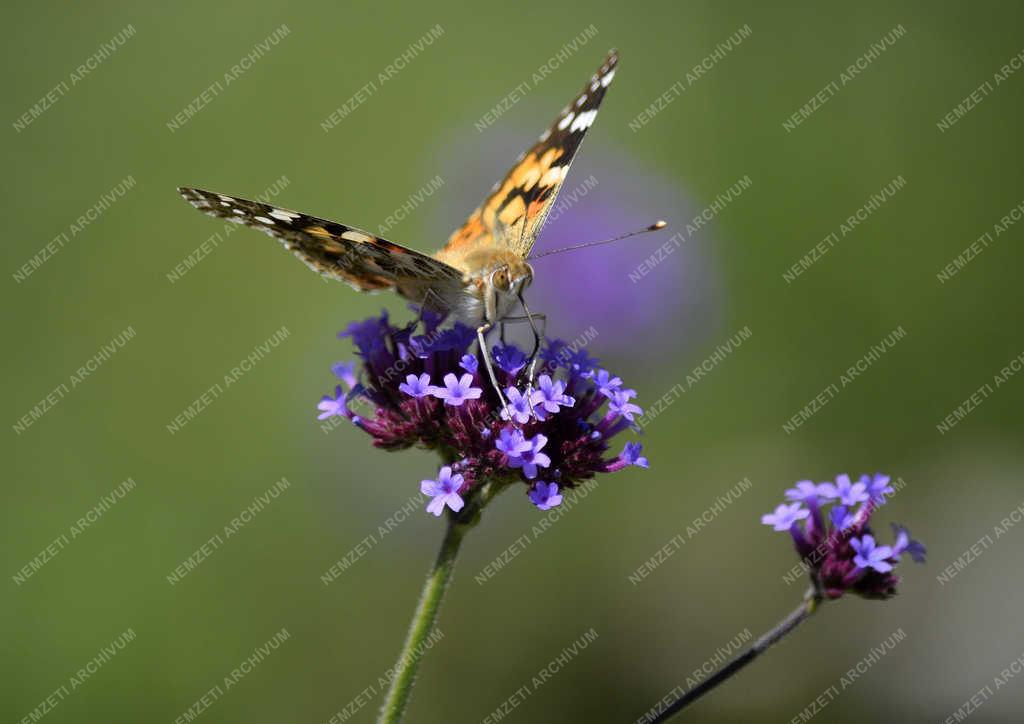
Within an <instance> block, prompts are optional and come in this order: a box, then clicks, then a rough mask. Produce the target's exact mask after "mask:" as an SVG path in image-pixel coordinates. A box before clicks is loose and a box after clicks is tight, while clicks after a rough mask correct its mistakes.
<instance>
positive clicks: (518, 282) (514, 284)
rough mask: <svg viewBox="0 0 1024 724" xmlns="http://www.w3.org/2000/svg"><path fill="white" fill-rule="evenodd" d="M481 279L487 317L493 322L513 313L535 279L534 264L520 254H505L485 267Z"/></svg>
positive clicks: (485, 315)
mask: <svg viewBox="0 0 1024 724" xmlns="http://www.w3.org/2000/svg"><path fill="white" fill-rule="evenodd" d="M479 279H480V282H481V284H480V291H481V292H482V293H483V302H484V309H483V311H484V317H485V319H486V320H487V321H489V322H498V321H500V320H501V319H503V318H504V317H505V316H506V315H507V314H509V312H510V311H511V310H512V308H513V307H514V306H515V305H516V302H517V301H518V300H519V299H520V297H521V296H522V294H523V291H525V289H526V288H527V287H528V286H530V284H531V282H533V267H532V266H530V264H529V262H527V261H526V260H525V259H523V258H522V257H520V256H516V255H514V254H502V255H500V256H499V258H496V259H493V260H492V262H491V263H490V264H488V265H487V266H486V267H485V268H484V269H483V273H482V274H481V275H480V277H479Z"/></svg>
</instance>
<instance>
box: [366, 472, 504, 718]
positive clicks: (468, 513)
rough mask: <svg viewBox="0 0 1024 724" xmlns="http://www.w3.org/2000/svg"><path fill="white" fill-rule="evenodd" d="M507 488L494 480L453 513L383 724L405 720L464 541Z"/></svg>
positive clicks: (397, 668) (402, 656)
mask: <svg viewBox="0 0 1024 724" xmlns="http://www.w3.org/2000/svg"><path fill="white" fill-rule="evenodd" d="M503 487H504V486H502V485H500V484H498V483H495V482H493V481H492V482H488V483H485V484H484V485H483V486H482V488H481V490H480V492H479V494H477V495H476V496H475V497H474V498H472V499H471V500H469V501H467V503H466V506H465V508H463V510H462V511H461V512H460V513H458V514H452V513H450V512H449V515H448V529H447V530H446V531H445V535H444V540H443V541H442V542H441V550H439V551H438V553H437V559H436V560H435V561H434V565H433V566H431V568H430V571H429V572H428V573H427V580H426V583H424V584H423V592H422V593H421V594H420V600H419V603H418V604H416V611H415V612H414V613H413V615H412V622H411V623H410V624H409V633H408V634H406V637H405V643H404V644H403V645H402V650H401V652H400V653H399V655H398V663H396V664H395V667H394V669H393V671H394V672H395V673H394V678H392V680H391V686H390V687H389V688H388V693H387V697H386V698H385V699H384V704H383V706H382V707H381V711H380V717H379V718H378V720H377V721H378V722H379V724H397V723H398V722H400V721H401V720H402V716H403V715H404V714H405V708H406V707H407V706H408V704H409V697H410V695H411V694H412V687H413V686H414V685H415V683H416V672H417V671H418V670H419V664H420V659H421V658H422V657H423V648H424V645H425V643H426V641H427V637H428V636H429V635H430V634H431V632H432V631H433V630H434V625H435V623H436V622H437V612H438V610H439V609H440V607H441V601H442V600H443V599H444V593H445V590H446V589H447V588H448V583H449V581H451V577H452V572H453V571H454V570H455V557H456V555H457V554H458V552H459V546H460V545H461V543H462V538H463V536H464V535H465V534H466V533H467V532H468V531H469V529H470V528H472V527H473V526H474V525H476V523H477V521H478V520H479V519H480V510H481V508H483V507H484V505H486V504H487V503H488V501H490V499H491V498H493V497H494V496H495V495H497V494H498V492H500V491H501V490H502V488H503Z"/></svg>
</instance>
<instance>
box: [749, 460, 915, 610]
mask: <svg viewBox="0 0 1024 724" xmlns="http://www.w3.org/2000/svg"><path fill="white" fill-rule="evenodd" d="M889 480H890V478H889V476H887V475H882V474H881V473H875V474H874V475H862V476H861V477H860V479H859V480H858V481H857V482H852V481H851V480H850V476H849V475H845V474H844V475H840V476H838V477H837V478H836V479H835V482H834V483H832V482H827V483H818V484H815V483H814V482H812V481H810V480H801V481H800V482H798V483H797V484H796V486H795V487H792V488H790V489H789V490H787V491H786V499H787V500H789V501H790V502H789V503H782V504H781V505H779V506H778V507H777V508H776V509H775V511H774V512H773V513H768V514H767V515H763V516H761V522H762V523H764V524H765V525H770V526H772V528H773V529H774V530H777V531H789V534H790V535H791V536H792V537H793V543H794V544H795V546H796V550H797V553H799V554H800V557H801V558H802V559H803V562H804V563H805V564H806V565H807V567H808V569H809V570H810V573H811V576H812V579H813V580H814V582H815V585H816V586H818V587H820V590H821V591H822V593H823V594H824V595H825V596H826V597H828V598H839V597H840V596H842V595H843V594H844V593H847V592H852V593H855V594H857V595H859V596H863V597H865V598H889V597H890V596H893V595H895V594H896V585H897V584H898V583H899V580H900V579H899V576H896V575H895V574H894V573H893V570H894V568H895V566H896V564H897V563H898V562H899V561H900V558H901V557H902V555H903V554H904V553H906V554H907V555H909V556H910V557H911V558H912V559H913V560H915V561H917V562H918V563H923V562H924V559H925V547H924V546H923V545H921V543H919V542H917V541H915V540H913V539H911V537H910V533H909V531H907V529H906V528H903V527H901V526H898V525H895V524H893V532H894V534H895V537H896V540H895V542H894V543H893V545H879V544H878V542H877V541H876V539H875V535H874V532H873V531H872V530H871V526H870V522H871V515H872V513H874V512H875V511H876V510H877V509H878V507H879V506H881V505H883V504H884V503H885V500H886V497H887V496H889V495H892V494H893V493H894V492H895V491H894V489H893V488H892V486H891V485H890V484H889ZM825 505H831V506H832V507H831V509H830V510H829V511H828V515H827V516H826V515H825V513H824V506H825ZM858 506H859V507H858Z"/></svg>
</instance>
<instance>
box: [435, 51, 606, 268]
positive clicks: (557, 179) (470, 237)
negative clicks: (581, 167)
mask: <svg viewBox="0 0 1024 724" xmlns="http://www.w3.org/2000/svg"><path fill="white" fill-rule="evenodd" d="M617 64H618V54H617V53H616V52H615V51H614V50H613V51H611V52H610V53H609V54H608V57H607V58H606V59H605V62H604V64H603V65H602V66H601V67H600V68H599V69H598V71H597V72H596V73H595V74H594V75H593V76H592V77H591V79H590V81H588V82H587V85H586V86H584V88H583V91H582V92H580V93H579V94H578V95H577V96H576V97H575V98H574V99H573V101H572V102H571V103H570V104H569V105H568V106H566V107H565V108H563V109H562V112H561V113H559V115H558V117H557V118H556V119H555V120H554V122H553V123H552V124H551V126H550V128H548V130H546V131H545V132H544V133H543V134H542V135H541V137H540V139H539V140H538V141H537V142H536V143H535V144H534V145H533V147H532V148H530V149H529V150H528V151H527V152H526V153H525V154H523V155H522V156H520V158H519V159H518V160H517V162H516V165H515V166H513V167H512V170H510V171H509V172H508V174H507V175H506V176H505V178H504V179H503V180H502V181H500V182H498V184H496V185H495V187H494V190H493V191H492V192H491V194H490V195H489V196H488V197H487V198H486V199H484V202H483V203H482V204H481V205H480V206H479V207H478V208H477V209H476V210H474V211H473V213H472V214H470V216H469V218H468V219H467V220H466V222H465V223H464V224H463V225H462V226H461V227H459V228H458V229H456V230H455V231H454V232H453V233H452V235H451V237H450V238H449V239H448V243H447V244H446V245H445V247H444V248H443V249H442V250H441V251H440V252H438V254H437V256H438V258H439V259H442V260H444V261H447V262H448V263H450V264H452V265H454V266H458V265H459V264H458V262H459V260H460V259H463V258H465V257H466V256H467V255H468V254H470V253H472V252H473V251H474V250H476V249H477V248H479V247H481V246H488V245H489V246H494V247H497V248H503V249H508V250H511V251H513V252H515V253H516V254H517V255H519V256H520V257H522V258H525V257H527V256H528V255H529V253H530V249H532V248H533V244H534V242H536V240H537V236H538V234H539V233H540V230H541V227H542V226H543V225H544V220H545V219H546V218H547V215H548V212H550V211H551V207H552V206H553V205H554V203H555V198H556V197H557V196H558V191H559V189H560V188H561V187H562V183H563V182H564V181H565V177H566V174H567V173H568V172H569V165H570V164H571V163H572V160H573V157H574V156H575V155H576V151H577V150H578V149H579V147H580V144H581V143H582V142H583V138H584V136H585V135H586V133H587V130H588V129H589V128H590V126H591V125H593V123H594V119H595V118H596V117H597V110H598V108H599V107H600V105H601V101H602V100H603V99H604V94H605V92H606V91H607V90H608V86H609V85H610V84H611V81H612V78H613V77H614V75H615V67H616V65H617Z"/></svg>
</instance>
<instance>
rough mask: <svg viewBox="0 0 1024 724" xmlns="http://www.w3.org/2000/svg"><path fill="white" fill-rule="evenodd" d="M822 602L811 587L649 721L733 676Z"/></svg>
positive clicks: (660, 719)
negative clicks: (800, 600)
mask: <svg viewBox="0 0 1024 724" xmlns="http://www.w3.org/2000/svg"><path fill="white" fill-rule="evenodd" d="M821 601H822V596H821V593H820V592H819V591H818V590H817V589H816V588H815V587H813V586H812V587H811V588H810V589H809V590H808V591H807V593H806V595H805V596H804V600H803V603H801V604H800V605H799V606H797V607H796V608H795V609H793V611H792V612H790V614H789V615H788V616H786V617H785V618H784V619H782V620H781V621H779V623H778V624H776V625H775V627H774V628H772V629H771V630H769V631H768V632H766V633H765V634H764V635H762V636H761V638H759V639H758V640H757V641H755V642H754V643H753V644H752V645H751V647H750V648H749V649H747V650H746V651H744V652H743V653H742V654H740V655H739V656H737V657H736V658H734V659H733V660H732V661H730V662H729V663H728V664H726V665H725V666H723V667H722V668H721V669H719V670H718V671H716V672H715V673H714V674H713V675H712V676H710V677H708V678H707V679H705V680H704V681H702V682H700V683H699V684H697V685H696V686H694V687H693V688H692V689H690V690H689V691H687V692H686V693H684V694H683V695H682V696H680V697H679V698H678V699H676V700H675V701H674V702H672V704H671V705H670V706H669V707H668V708H666V709H665V710H664V711H663V712H661V714H659V715H658V718H657V719H655V720H654V721H653V722H652V723H651V724H658V722H664V721H668V720H669V719H670V718H672V717H673V716H675V715H676V714H678V713H679V712H680V711H682V710H683V709H685V708H686V707H687V706H689V705H690V704H692V703H693V702H695V701H697V699H699V698H701V697H702V696H704V695H705V694H707V693H708V692H709V691H711V690H712V689H714V688H715V687H716V686H718V685H719V684H721V683H723V682H725V681H727V680H728V679H730V678H732V677H733V676H734V675H735V674H736V673H737V672H739V670H740V669H742V668H743V667H744V666H746V665H747V664H749V663H750V662H751V661H753V660H754V659H756V658H757V657H758V656H760V655H761V654H763V653H764V652H765V651H767V650H768V649H769V648H770V647H771V646H773V645H774V644H776V643H777V642H778V641H779V640H780V639H781V638H782V637H783V636H785V635H786V634H788V633H789V632H790V631H792V630H793V629H795V628H796V627H797V626H799V625H800V624H801V623H803V622H804V621H806V620H807V619H808V618H810V617H811V615H812V614H814V612H815V611H816V610H817V609H818V604H820V603H821Z"/></svg>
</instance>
